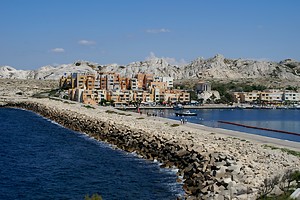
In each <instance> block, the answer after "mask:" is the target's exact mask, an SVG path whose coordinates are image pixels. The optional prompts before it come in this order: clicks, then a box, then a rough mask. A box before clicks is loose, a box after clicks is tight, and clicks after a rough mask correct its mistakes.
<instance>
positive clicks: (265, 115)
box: [144, 109, 300, 142]
mask: <svg viewBox="0 0 300 200" xmlns="http://www.w3.org/2000/svg"><path fill="white" fill-rule="evenodd" d="M186 110H187V109H184V111H186ZM190 111H191V112H194V113H197V116H189V117H187V116H185V117H184V118H185V119H187V121H188V123H195V124H201V125H205V126H210V127H217V128H224V129H229V130H236V131H242V132H246V133H250V134H257V135H262V136H266V137H273V138H278V139H283V140H290V141H296V142H300V136H296V135H289V134H284V133H279V132H272V131H263V130H258V129H251V128H245V127H241V126H235V125H230V124H223V123H220V122H218V121H228V122H234V123H239V124H244V125H248V126H255V127H260V128H269V129H275V130H282V131H288V132H293V133H298V134H300V110H299V109H190ZM144 112H148V113H157V115H158V116H160V117H165V118H169V119H175V120H178V121H180V119H181V118H182V117H180V116H176V115H175V112H178V111H175V110H172V109H164V110H158V109H153V110H144Z"/></svg>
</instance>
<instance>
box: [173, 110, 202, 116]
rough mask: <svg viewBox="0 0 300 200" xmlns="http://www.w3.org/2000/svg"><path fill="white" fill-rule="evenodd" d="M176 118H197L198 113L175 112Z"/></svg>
mask: <svg viewBox="0 0 300 200" xmlns="http://www.w3.org/2000/svg"><path fill="white" fill-rule="evenodd" d="M175 115H176V116H197V113H193V112H191V111H189V110H187V111H184V112H175Z"/></svg>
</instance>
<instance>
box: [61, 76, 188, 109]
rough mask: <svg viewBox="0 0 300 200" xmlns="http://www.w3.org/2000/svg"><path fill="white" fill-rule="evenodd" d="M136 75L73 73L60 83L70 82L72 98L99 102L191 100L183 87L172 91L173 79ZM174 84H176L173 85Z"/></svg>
mask: <svg viewBox="0 0 300 200" xmlns="http://www.w3.org/2000/svg"><path fill="white" fill-rule="evenodd" d="M135 77H136V78H132V79H129V78H124V77H120V75H119V74H116V73H103V72H101V73H98V74H97V75H94V74H79V73H76V74H72V75H71V76H69V77H62V78H61V80H60V85H61V86H65V85H69V86H70V87H71V89H69V99H71V100H75V101H78V102H83V103H86V104H92V105H96V104H99V103H100V102H101V100H104V99H105V100H107V101H114V102H116V103H124V104H128V103H129V102H160V101H165V102H169V103H176V102H178V101H179V102H181V103H187V102H189V101H190V94H189V93H187V92H184V91H181V90H171V89H169V88H170V81H168V82H162V80H163V77H159V79H155V80H156V81H153V80H154V79H153V75H152V74H141V73H139V74H137V75H136V76H135ZM171 87H172V86H171Z"/></svg>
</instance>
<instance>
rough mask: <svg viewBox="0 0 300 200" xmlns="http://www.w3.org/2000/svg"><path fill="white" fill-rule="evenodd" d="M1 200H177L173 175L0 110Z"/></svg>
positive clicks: (45, 123) (45, 122)
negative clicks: (87, 199) (90, 197)
mask: <svg viewBox="0 0 300 200" xmlns="http://www.w3.org/2000/svg"><path fill="white" fill-rule="evenodd" d="M0 144H1V145H0V199H76V200H77V199H84V196H85V195H86V194H93V193H98V194H100V195H101V196H102V197H103V199H110V200H111V199H122V200H123V199H126V200H127V199H149V200H150V199H151V200H153V199H157V200H159V199H176V197H177V196H179V195H183V190H182V186H181V185H180V184H178V183H176V175H175V172H172V171H170V170H166V169H161V168H160V167H159V165H158V164H157V163H153V162H150V161H146V160H143V159H140V158H138V157H137V156H134V155H132V154H126V153H124V152H123V151H119V150H113V149H112V148H111V147H110V146H109V145H107V144H104V143H101V142H97V141H95V140H93V139H90V138H88V137H86V136H84V135H83V134H80V133H77V132H74V131H71V130H69V129H65V128H63V127H61V126H59V125H57V124H55V123H52V122H51V121H49V120H48V119H45V118H42V117H40V116H38V115H36V114H34V113H32V112H28V111H23V110H18V109H7V108H1V109H0Z"/></svg>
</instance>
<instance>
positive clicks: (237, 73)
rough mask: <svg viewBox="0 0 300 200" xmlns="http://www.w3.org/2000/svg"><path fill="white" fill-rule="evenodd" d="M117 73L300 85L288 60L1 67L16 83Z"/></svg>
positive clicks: (296, 65)
mask: <svg viewBox="0 0 300 200" xmlns="http://www.w3.org/2000/svg"><path fill="white" fill-rule="evenodd" d="M96 70H97V71H102V72H117V73H119V74H121V75H122V76H125V77H132V76H133V75H134V74H137V73H149V74H150V73H151V74H155V75H156V76H171V77H173V78H175V79H221V80H222V79H228V80H239V79H270V78H272V79H277V80H278V81H280V80H290V81H299V80H300V62H298V61H295V60H292V59H286V60H284V61H281V62H279V63H277V62H270V61H256V60H245V59H227V58H225V57H224V56H222V55H219V54H218V55H216V56H214V57H213V58H209V59H203V58H197V59H195V60H194V61H192V62H191V63H189V64H187V65H184V66H177V65H171V64H169V63H168V62H167V61H166V59H164V58H157V57H152V58H151V59H148V60H146V61H140V62H133V63H130V64H128V65H118V64H109V65H101V64H97V63H92V62H87V61H77V62H74V63H72V64H64V65H59V66H55V67H54V66H44V67H41V68H39V69H37V70H27V71H26V70H16V69H14V68H12V67H9V66H3V67H0V78H12V79H59V78H60V77H61V76H62V75H64V74H65V73H66V74H70V73H74V72H90V73H95V72H96Z"/></svg>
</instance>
